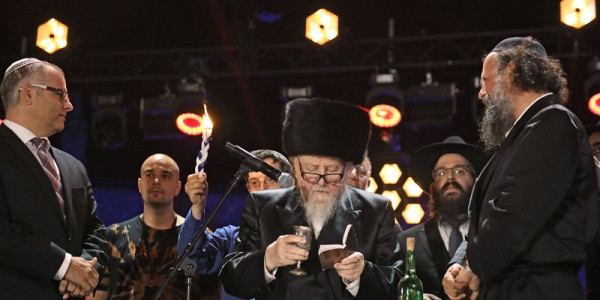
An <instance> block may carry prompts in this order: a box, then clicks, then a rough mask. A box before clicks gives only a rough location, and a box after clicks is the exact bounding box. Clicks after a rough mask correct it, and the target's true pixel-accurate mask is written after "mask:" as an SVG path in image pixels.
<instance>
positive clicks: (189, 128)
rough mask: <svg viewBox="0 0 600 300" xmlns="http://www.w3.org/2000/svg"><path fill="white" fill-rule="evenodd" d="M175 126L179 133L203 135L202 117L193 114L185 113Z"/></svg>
mask: <svg viewBox="0 0 600 300" xmlns="http://www.w3.org/2000/svg"><path fill="white" fill-rule="evenodd" d="M175 125H176V126H177V129H179V131H181V132H183V133H184V134H187V135H200V134H202V129H203V128H202V117H200V116H199V115H197V114H193V113H184V114H180V115H179V116H177V120H175Z"/></svg>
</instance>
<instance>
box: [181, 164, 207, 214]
mask: <svg viewBox="0 0 600 300" xmlns="http://www.w3.org/2000/svg"><path fill="white" fill-rule="evenodd" d="M185 193H186V194H188V197H189V198H190V201H191V202H192V215H194V218H196V219H197V220H201V219H202V214H203V213H204V207H205V206H206V198H207V196H208V182H206V173H204V174H202V176H200V174H197V173H194V174H190V175H188V178H187V182H186V183H185Z"/></svg>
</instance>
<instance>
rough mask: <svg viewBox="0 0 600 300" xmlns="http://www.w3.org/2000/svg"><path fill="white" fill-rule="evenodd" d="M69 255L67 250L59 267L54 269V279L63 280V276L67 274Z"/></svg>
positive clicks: (69, 262) (69, 261)
mask: <svg viewBox="0 0 600 300" xmlns="http://www.w3.org/2000/svg"><path fill="white" fill-rule="evenodd" d="M71 257H72V256H71V254H70V253H69V252H67V253H66V254H65V259H64V260H63V262H62V264H61V265H60V268H58V271H56V274H54V280H63V278H65V274H67V270H68V269H69V264H71Z"/></svg>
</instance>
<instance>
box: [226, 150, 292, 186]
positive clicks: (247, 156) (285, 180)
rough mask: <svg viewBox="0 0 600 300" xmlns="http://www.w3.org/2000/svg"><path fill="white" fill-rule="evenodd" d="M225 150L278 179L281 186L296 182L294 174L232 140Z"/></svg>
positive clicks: (247, 165) (243, 162) (255, 169)
mask: <svg viewBox="0 0 600 300" xmlns="http://www.w3.org/2000/svg"><path fill="white" fill-rule="evenodd" d="M225 150H227V151H229V152H231V153H232V154H233V155H234V156H235V157H237V158H238V159H240V160H241V161H242V164H244V165H245V166H246V167H248V168H250V169H251V170H252V171H255V172H262V173H263V174H265V175H267V177H269V178H271V179H273V180H275V181H277V183H278V184H279V186H281V187H282V188H287V187H290V186H292V184H293V183H294V178H293V177H292V175H290V174H288V173H285V172H281V171H279V170H277V169H275V168H273V167H271V166H270V165H269V164H267V163H266V162H264V161H262V160H260V159H259V158H258V157H256V156H254V155H252V153H250V152H248V151H246V150H244V148H242V147H240V146H236V145H233V144H231V143H230V142H227V143H226V144H225Z"/></svg>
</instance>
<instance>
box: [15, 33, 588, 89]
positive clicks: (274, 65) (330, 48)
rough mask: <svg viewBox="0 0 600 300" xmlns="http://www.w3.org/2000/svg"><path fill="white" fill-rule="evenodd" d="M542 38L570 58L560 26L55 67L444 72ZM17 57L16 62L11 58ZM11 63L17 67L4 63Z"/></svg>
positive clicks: (143, 71) (83, 74) (169, 73)
mask: <svg viewBox="0 0 600 300" xmlns="http://www.w3.org/2000/svg"><path fill="white" fill-rule="evenodd" d="M526 35H532V36H535V37H536V38H537V39H538V40H540V41H542V43H543V44H544V46H545V47H546V48H547V50H548V52H549V53H550V54H551V55H553V56H555V57H558V58H568V57H571V56H573V55H578V56H580V57H581V56H586V55H588V56H589V55H590V54H589V53H587V52H586V51H588V48H586V46H585V45H580V46H579V49H581V50H580V52H581V53H575V54H573V53H568V52H566V51H565V50H564V49H565V48H572V47H571V46H570V43H571V42H570V37H568V36H567V35H566V34H565V32H564V31H563V30H561V29H560V28H559V27H552V28H536V29H527V30H510V31H494V32H472V33H456V34H443V35H423V36H411V37H394V38H378V39H364V40H338V41H336V40H333V41H332V42H330V44H326V45H324V46H318V45H316V44H313V43H310V42H309V41H308V40H307V41H306V42H302V43H293V44H275V45H244V46H240V47H211V48H182V49H162V50H135V51H115V52H95V53H94V52H93V53H88V54H85V55H80V56H76V55H75V56H74V55H71V56H69V57H64V58H63V59H61V61H56V63H57V64H59V65H60V66H61V67H62V68H63V69H64V70H65V71H67V73H68V74H69V83H70V84H85V85H88V86H89V85H95V84H106V83H133V82H143V81H165V80H176V79H180V78H183V77H189V76H206V77H208V78H212V79H233V78H236V77H238V76H242V75H243V76H258V77H265V76H267V77H268V76H285V75H301V74H319V73H327V74H339V73H352V72H365V71H373V70H377V69H386V68H387V69H392V68H393V69H429V70H431V69H439V68H448V67H452V68H457V67H461V66H474V65H479V64H481V57H482V55H483V54H484V52H485V51H487V50H489V49H491V48H492V47H493V46H494V44H495V43H497V42H498V41H499V40H501V39H502V38H505V37H507V36H526ZM11 59H12V58H11ZM4 64H5V65H8V64H10V61H8V60H7V61H5V62H4Z"/></svg>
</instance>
